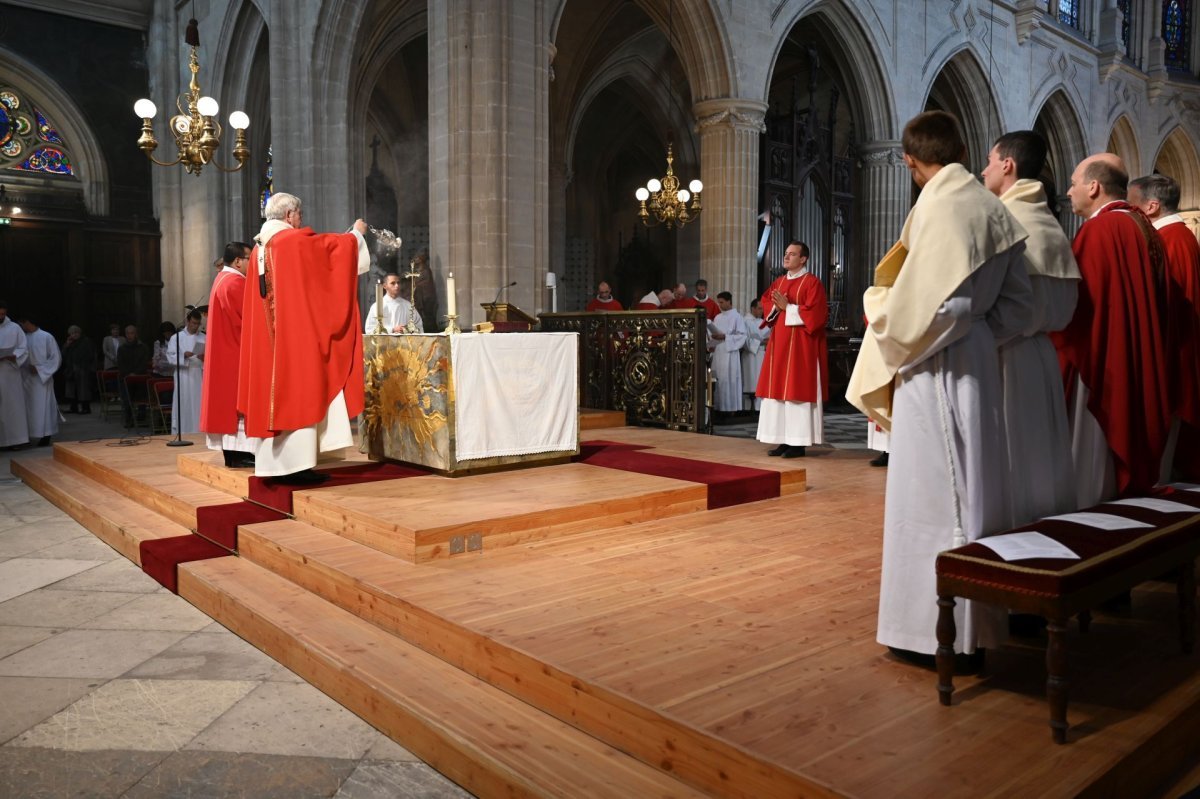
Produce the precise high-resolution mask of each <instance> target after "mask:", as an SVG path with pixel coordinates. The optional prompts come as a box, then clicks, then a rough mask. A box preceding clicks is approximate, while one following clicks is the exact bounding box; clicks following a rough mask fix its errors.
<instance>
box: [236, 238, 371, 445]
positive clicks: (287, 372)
mask: <svg viewBox="0 0 1200 799" xmlns="http://www.w3.org/2000/svg"><path fill="white" fill-rule="evenodd" d="M250 263H251V275H252V276H253V275H256V273H257V268H256V265H257V263H258V247H255V248H254V252H253V253H251V255H250ZM266 267H267V271H266V282H267V296H266V298H263V297H262V296H261V294H260V292H259V287H258V286H257V285H254V281H253V277H252V278H251V279H252V284H251V286H250V288H249V290H247V291H246V298H245V305H244V311H243V329H242V358H241V375H240V379H239V381H238V410H239V411H241V412H242V413H243V414H245V417H246V435H249V436H258V437H261V438H266V437H270V436H274V435H275V434H276V433H281V432H288V431H291V430H300V429H302V428H305V427H311V426H313V425H315V424H317V423H318V422H320V421H321V420H322V419H324V418H325V414H326V412H327V411H328V410H329V403H330V402H332V401H333V398H334V397H336V396H337V394H338V392H339V391H343V392H345V399H346V410H347V412H348V413H349V414H350V416H356V415H357V414H359V413H361V412H362V409H363V356H362V332H361V328H360V323H359V314H358V238H357V237H356V236H354V235H353V234H350V233H342V234H334V233H321V234H318V233H314V232H313V231H312V229H311V228H301V229H299V230H285V231H282V232H280V233H277V234H276V235H275V236H274V237H273V238H272V239H271V240H270V242H268V244H267V249H266Z"/></svg>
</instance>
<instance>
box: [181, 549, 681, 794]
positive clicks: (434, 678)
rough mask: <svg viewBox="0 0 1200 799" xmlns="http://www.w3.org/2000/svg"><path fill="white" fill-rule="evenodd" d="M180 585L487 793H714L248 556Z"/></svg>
mask: <svg viewBox="0 0 1200 799" xmlns="http://www.w3.org/2000/svg"><path fill="white" fill-rule="evenodd" d="M179 587H180V595H181V596H183V597H184V598H186V599H187V600H188V601H190V602H191V603H192V604H194V605H195V606H196V607H198V608H200V609H201V610H203V611H205V612H206V613H208V614H209V615H210V616H212V617H213V618H214V619H216V620H217V621H219V622H221V623H222V624H223V625H225V626H226V627H228V628H229V629H231V630H233V631H234V632H236V633H237V634H238V635H240V636H241V637H243V638H245V639H246V640H248V641H250V642H251V643H253V644H254V645H256V646H258V647H259V648H261V649H262V650H263V651H265V652H266V653H267V654H269V655H271V656H272V657H274V658H275V659H276V660H278V661H279V662H280V663H283V664H284V665H285V666H287V667H288V668H290V669H291V670H292V671H294V672H296V673H297V674H299V675H300V676H302V677H304V679H306V680H308V681H309V682H310V683H312V684H313V685H315V686H316V687H318V688H320V689H321V690H322V691H324V692H325V693H327V694H328V695H329V696H331V697H332V698H333V699H335V700H336V701H338V702H340V703H341V704H342V705H344V706H345V707H347V708H349V709H350V710H352V711H354V712H355V713H357V714H358V715H360V716H362V717H363V718H364V719H366V720H367V721H368V722H370V723H371V724H373V725H374V726H376V727H377V728H379V729H380V730H382V731H383V732H384V733H385V734H387V735H389V736H391V737H393V738H394V739H396V740H397V741H399V742H400V743H401V744H403V745H404V746H405V747H407V748H408V749H410V750H411V751H412V752H414V753H415V754H416V755H417V756H418V757H420V758H421V759H422V760H424V761H425V762H427V763H429V764H430V765H432V766H433V767H434V768H436V769H437V770H438V771H440V772H442V773H443V774H445V775H446V776H447V777H449V778H450V779H452V780H454V781H455V782H457V783H458V784H460V785H462V786H463V787H465V788H466V789H467V790H469V791H471V792H473V793H475V794H477V795H479V796H483V797H488V796H546V797H580V796H588V797H614V799H628V798H629V797H676V796H679V797H683V796H703V795H704V794H701V793H698V792H696V791H695V790H693V789H691V788H689V787H687V786H686V785H684V784H683V783H681V782H679V781H677V780H675V779H674V778H673V777H671V776H670V775H668V774H665V773H663V772H661V771H659V770H657V769H654V768H651V767H650V766H647V765H645V764H644V763H641V762H639V761H637V760H635V759H634V758H631V757H629V756H628V755H624V754H622V753H620V752H618V751H617V750H615V749H613V748H612V747H610V746H607V745H605V744H603V743H601V742H600V741H598V740H596V739H595V738H592V737H591V736H588V735H586V734H584V733H582V732H580V731H579V730H577V729H575V728H574V727H571V726H569V725H567V724H564V723H563V722H561V721H558V720H557V719H554V718H552V717H550V716H548V715H547V714H545V713H542V712H541V711H539V710H536V709H535V708H532V707H530V706H529V705H527V704H525V703H524V702H522V701H520V700H519V699H516V698H514V697H512V696H509V695H508V694H506V693H504V692H503V691H500V690H498V689H496V688H494V687H492V686H490V685H488V684H487V683H485V682H483V681H482V680H479V679H477V678H475V677H472V676H471V675H469V674H466V673H464V672H463V671H461V670H459V669H457V668H455V667H454V666H451V665H450V664H448V663H446V662H444V661H442V660H440V659H438V658H437V657H434V656H433V655H430V654H428V653H427V652H424V651H422V650H421V649H418V648H417V647H415V646H412V645H410V644H408V643H405V642H404V641H401V640H399V639H398V638H396V637H395V636H392V635H389V634H388V633H386V632H384V631H383V630H380V629H379V628H378V627H375V626H374V625H372V624H370V623H368V622H366V621H363V620H362V619H359V618H358V617H356V616H354V615H352V614H350V613H348V612H346V611H344V610H342V609H340V608H337V607H335V606H333V605H331V604H330V603H328V602H326V601H325V600H323V599H321V598H320V597H317V596H316V595H314V594H312V593H309V592H308V591H306V590H304V589H302V588H300V587H299V586H297V585H295V584H294V583H291V582H289V581H288V580H286V579H284V578H282V577H279V576H278V575H275V574H272V573H270V572H268V571H266V570H265V569H263V568H262V567H260V566H257V565H255V564H254V563H251V562H249V561H248V560H246V559H245V558H235V557H228V558H217V559H213V560H209V561H200V562H196V563H189V564H184V565H182V566H181V567H180V569H179Z"/></svg>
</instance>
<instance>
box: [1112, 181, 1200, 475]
mask: <svg viewBox="0 0 1200 799" xmlns="http://www.w3.org/2000/svg"><path fill="white" fill-rule="evenodd" d="M1129 202H1130V204H1131V205H1134V206H1137V207H1138V208H1139V209H1141V210H1142V211H1143V212H1144V213H1145V214H1146V216H1147V217H1149V218H1150V221H1151V222H1153V223H1154V228H1155V229H1156V230H1157V231H1158V235H1159V236H1161V237H1162V241H1163V247H1164V249H1165V250H1166V256H1167V264H1166V267H1167V273H1166V280H1165V282H1164V285H1165V288H1166V297H1165V301H1166V305H1165V310H1166V317H1167V318H1166V325H1167V362H1168V364H1169V374H1170V391H1171V412H1172V414H1173V416H1174V417H1175V419H1176V420H1177V422H1178V430H1177V431H1175V430H1173V436H1172V438H1173V440H1170V441H1169V443H1168V457H1167V459H1165V460H1173V461H1174V468H1175V471H1176V472H1177V475H1176V476H1177V477H1180V478H1182V479H1185V480H1192V481H1195V480H1200V242H1197V241H1196V236H1195V234H1194V233H1192V230H1191V228H1189V227H1188V226H1187V223H1186V222H1184V221H1183V217H1181V216H1180V215H1179V184H1178V183H1176V182H1175V180H1174V179H1173V178H1170V177H1168V176H1166V175H1148V176H1146V177H1143V178H1138V179H1137V180H1133V181H1130V183H1129ZM1171 450H1173V452H1172V451H1171ZM1171 465H1172V464H1171V463H1169V462H1165V463H1164V466H1166V467H1168V469H1169V467H1171ZM1163 476H1164V477H1166V478H1169V477H1170V474H1169V473H1168V474H1164V475H1163Z"/></svg>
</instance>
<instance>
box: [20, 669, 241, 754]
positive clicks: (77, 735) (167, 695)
mask: <svg viewBox="0 0 1200 799" xmlns="http://www.w3.org/2000/svg"><path fill="white" fill-rule="evenodd" d="M257 684H258V683H255V682H252V681H249V680H113V681H111V682H108V683H105V684H104V685H102V686H100V687H99V688H97V689H96V690H95V691H92V692H91V693H90V694H88V695H87V696H84V697H83V698H82V699H80V700H79V701H77V702H75V703H74V704H72V705H70V706H68V707H67V708H65V709H64V710H62V711H60V712H59V713H56V714H54V715H53V716H51V717H50V718H48V719H47V720H46V721H44V722H42V723H41V724H39V725H37V726H36V727H34V728H32V729H30V730H27V731H26V732H25V733H24V734H22V735H21V736H19V737H18V738H17V739H16V740H14V741H12V742H11V743H10V744H9V746H40V747H47V748H54V749H69V750H72V751H80V752H86V751H97V750H101V749H133V750H137V751H146V752H150V751H160V752H171V751H175V750H176V749H180V748H182V747H183V746H184V745H185V744H187V743H188V742H189V741H191V740H192V739H193V738H195V737H196V734H197V733H198V732H200V731H201V730H203V729H204V728H205V727H208V726H209V725H210V724H212V722H213V720H214V719H216V718H218V717H219V716H220V715H221V714H222V713H225V712H226V711H228V710H229V708H230V707H231V706H233V705H234V704H235V703H237V702H238V701H239V700H241V699H242V698H243V697H245V696H246V694H248V693H249V692H250V691H252V690H253V689H254V687H255V685H257Z"/></svg>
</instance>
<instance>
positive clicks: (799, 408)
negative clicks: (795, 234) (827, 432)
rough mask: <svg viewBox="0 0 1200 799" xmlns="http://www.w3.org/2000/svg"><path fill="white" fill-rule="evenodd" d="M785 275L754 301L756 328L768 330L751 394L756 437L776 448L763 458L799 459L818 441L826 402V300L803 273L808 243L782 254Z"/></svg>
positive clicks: (815, 279) (813, 278) (811, 278)
mask: <svg viewBox="0 0 1200 799" xmlns="http://www.w3.org/2000/svg"><path fill="white" fill-rule="evenodd" d="M783 263H784V266H785V267H787V270H788V271H787V273H786V274H783V275H780V276H779V277H777V278H776V279H775V281H774V282H773V283H771V285H770V286H769V287H768V288H767V290H766V292H765V293H764V294H763V295H762V299H761V300H760V302H761V303H762V307H763V308H764V309H766V310H767V315H766V318H765V319H764V320H763V322H762V324H763V325H765V326H767V327H770V328H771V337H770V338H769V339H768V340H767V354H766V357H765V358H764V359H763V365H762V371H761V372H759V375H758V387H757V389H756V391H755V395H756V396H757V397H758V398H759V399H761V400H762V404H761V407H760V409H759V416H758V433H757V435H756V438H757V439H758V440H759V441H761V442H763V443H764V444H777V445H778V446H777V447H776V448H774V449H772V450H770V452H769V453H768V454H770V455H782V456H783V457H787V458H795V457H800V456H803V455H804V454H805V453H804V447H805V446H807V445H809V444H820V443H822V441H824V435H823V430H824V427H823V423H822V413H823V407H824V403H825V402H827V401H828V400H829V350H828V348H827V346H826V343H825V323H826V321H828V319H829V301H828V299H827V297H826V296H825V286H824V284H823V283H822V282H821V280H820V278H818V277H817V276H816V275H813V274H812V273H810V272H809V271H808V245H806V244H804V243H803V242H799V241H793V242H792V243H791V244H789V245H788V247H787V250H785V251H784V256H783Z"/></svg>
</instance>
